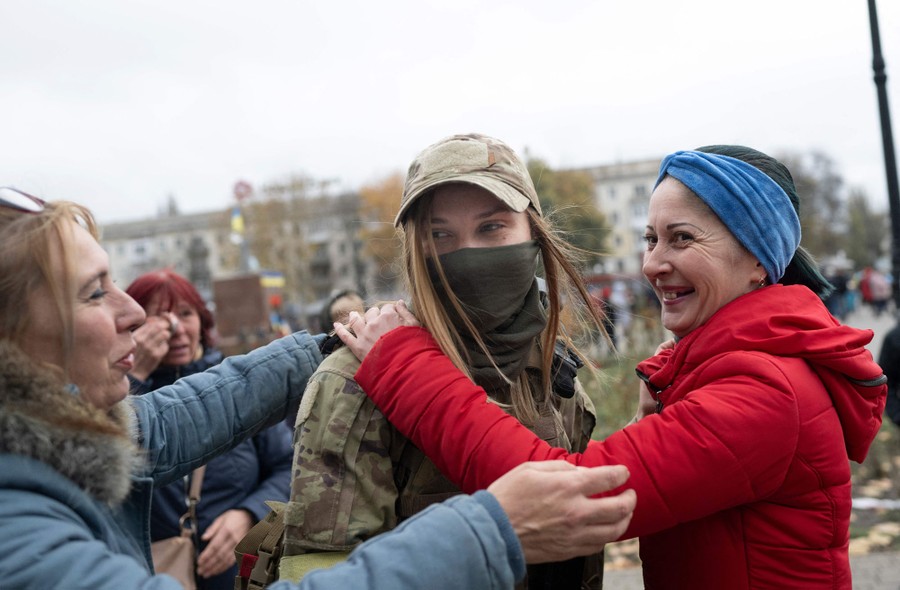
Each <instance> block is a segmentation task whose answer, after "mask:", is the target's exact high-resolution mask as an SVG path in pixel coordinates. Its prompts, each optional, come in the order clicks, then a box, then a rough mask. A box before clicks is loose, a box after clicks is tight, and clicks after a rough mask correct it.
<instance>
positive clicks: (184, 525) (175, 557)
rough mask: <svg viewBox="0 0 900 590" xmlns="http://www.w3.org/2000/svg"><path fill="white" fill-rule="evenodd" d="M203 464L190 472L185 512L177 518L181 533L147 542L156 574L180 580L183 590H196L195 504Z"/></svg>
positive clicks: (204, 467) (198, 499) (203, 467)
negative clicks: (189, 485)
mask: <svg viewBox="0 0 900 590" xmlns="http://www.w3.org/2000/svg"><path fill="white" fill-rule="evenodd" d="M205 472H206V466H205V465H202V466H200V467H198V468H197V469H195V470H194V472H193V474H192V475H191V487H190V489H189V490H188V497H187V506H188V509H187V512H185V513H184V514H183V515H182V516H181V518H180V519H178V526H179V527H180V528H181V534H180V535H178V536H177V537H170V538H168V539H163V540H162V541H156V542H155V543H151V544H150V553H151V555H152V556H153V569H155V570H156V573H157V574H168V575H170V576H172V577H173V578H175V579H176V580H178V581H179V582H181V585H182V586H183V587H184V589H185V590H197V579H196V575H197V545H196V544H195V537H196V534H197V503H198V502H199V501H200V488H201V487H202V485H203V474H204V473H205Z"/></svg>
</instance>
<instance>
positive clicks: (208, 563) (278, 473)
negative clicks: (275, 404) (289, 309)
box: [126, 269, 292, 590]
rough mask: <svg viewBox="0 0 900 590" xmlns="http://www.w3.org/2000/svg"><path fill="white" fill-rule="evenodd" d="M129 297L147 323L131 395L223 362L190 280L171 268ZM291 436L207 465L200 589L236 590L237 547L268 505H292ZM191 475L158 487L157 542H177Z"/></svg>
mask: <svg viewBox="0 0 900 590" xmlns="http://www.w3.org/2000/svg"><path fill="white" fill-rule="evenodd" d="M126 293H127V294H128V295H130V296H131V297H133V298H134V300H135V301H137V302H138V304H139V305H140V306H141V307H142V308H143V309H144V311H145V312H146V314H147V321H146V322H145V323H144V325H143V326H141V327H140V328H138V329H137V330H135V332H134V339H135V343H136V344H137V348H136V349H135V354H134V368H133V369H132V370H131V371H130V372H129V377H130V378H131V382H132V393H134V394H136V395H143V394H145V393H147V392H150V391H153V390H155V389H159V388H160V387H164V386H166V385H170V384H172V383H174V382H175V381H176V380H177V379H180V378H181V377H185V376H187V375H193V374H194V373H199V372H202V371H205V370H207V369H209V368H210V367H213V366H215V365H218V364H219V363H220V362H222V358H223V357H222V353H221V352H219V351H218V350H217V349H216V348H215V346H214V334H215V332H214V328H215V320H214V318H213V315H212V313H211V312H210V311H209V310H208V309H207V307H206V304H205V302H204V301H203V298H202V297H201V295H200V293H199V292H198V291H197V289H196V288H194V286H193V285H192V284H191V283H190V281H188V280H187V279H186V278H185V277H183V276H181V275H179V274H177V273H176V272H174V271H172V270H171V269H163V270H158V271H154V272H149V273H146V274H144V275H141V276H140V277H138V278H137V279H135V280H134V282H133V283H131V285H129V286H128V288H127V289H126ZM291 457H292V449H291V437H290V432H289V431H288V430H287V429H285V428H281V427H272V428H266V429H265V430H263V431H261V432H260V433H259V434H257V435H256V436H254V437H252V438H250V439H248V440H246V441H244V442H242V443H241V444H239V445H237V446H236V447H234V448H233V449H232V450H230V451H228V452H227V453H225V454H223V455H221V456H219V457H216V458H215V459H213V460H212V461H210V462H209V464H208V465H207V466H206V472H205V474H204V475H203V481H202V488H201V493H200V502H199V504H198V505H197V521H198V522H197V531H198V533H197V534H198V537H199V540H200V554H199V556H198V558H197V574H198V585H199V588H200V590H232V588H233V587H234V578H235V575H236V574H237V565H236V564H235V559H234V548H235V546H236V545H237V543H238V541H240V540H241V539H242V538H243V537H244V535H246V534H247V532H248V531H249V530H250V527H252V526H253V525H254V524H255V523H256V522H258V521H259V520H260V519H262V518H264V517H265V516H266V514H268V512H269V507H268V506H266V504H265V502H266V500H275V501H279V502H286V501H287V499H288V492H289V490H290V482H291ZM190 480H191V476H186V477H185V478H184V481H176V482H174V483H172V484H170V485H168V486H164V487H160V488H157V489H156V490H155V491H154V494H153V506H152V509H151V512H150V537H151V540H153V541H160V540H163V539H167V538H169V537H174V536H177V535H178V534H179V532H180V530H181V528H180V525H179V518H180V517H181V516H182V515H183V514H184V513H185V497H186V493H187V490H188V489H189V487H190V483H191V482H190Z"/></svg>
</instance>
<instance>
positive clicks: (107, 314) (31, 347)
mask: <svg viewBox="0 0 900 590" xmlns="http://www.w3.org/2000/svg"><path fill="white" fill-rule="evenodd" d="M70 223H71V234H70V235H71V241H70V243H67V244H66V245H65V248H66V249H67V250H70V251H71V253H72V260H74V261H75V269H74V272H73V276H72V280H73V282H74V285H75V301H74V304H73V318H72V320H73V321H72V324H73V334H74V342H73V347H72V353H71V356H70V359H69V363H68V367H69V373H68V379H69V381H70V382H71V383H74V384H75V385H76V386H77V387H78V389H79V391H80V394H81V396H82V397H83V398H84V399H86V400H87V401H89V402H90V403H92V404H93V405H95V406H97V407H98V408H101V409H109V408H111V407H112V406H113V405H115V404H116V403H118V402H119V401H121V400H122V399H124V398H125V396H126V395H127V394H128V387H129V384H128V378H127V374H128V371H130V370H131V368H132V366H133V361H134V340H133V339H132V337H131V331H132V330H133V329H134V328H136V327H137V326H139V325H140V324H141V323H143V321H144V317H145V316H144V310H143V309H141V307H140V306H139V305H138V304H137V303H136V302H135V301H134V300H133V299H132V298H131V297H129V296H128V295H126V294H125V293H124V292H123V291H122V290H121V289H119V288H118V287H117V286H116V285H115V283H113V281H112V279H111V278H110V276H109V259H108V257H107V255H106V252H104V250H103V248H101V247H100V245H99V244H98V243H97V241H96V240H95V239H94V238H93V237H92V236H91V235H90V234H89V233H88V232H87V231H86V230H85V229H84V228H82V227H81V226H80V225H78V224H76V223H74V222H70ZM51 264H52V268H53V272H54V273H56V275H57V276H56V277H55V281H56V283H57V284H63V280H62V277H63V273H64V272H65V265H64V263H63V259H62V256H61V251H60V249H59V248H56V252H55V254H54V255H53V256H52V258H51ZM28 314H29V318H30V321H29V325H28V327H27V329H26V330H25V332H24V333H23V337H22V348H23V350H25V352H26V353H28V354H29V355H30V356H31V357H32V358H33V359H35V360H36V361H38V362H45V363H50V364H53V365H56V366H58V367H64V366H65V365H66V362H65V358H64V356H65V355H64V352H63V343H62V337H61V334H62V329H61V325H62V321H61V318H60V316H59V311H58V309H57V307H56V304H55V301H54V298H53V295H52V294H51V292H50V288H49V287H48V286H47V285H46V284H44V285H42V286H40V287H39V288H38V289H36V290H35V291H34V292H33V293H32V295H31V296H30V297H29V301H28Z"/></svg>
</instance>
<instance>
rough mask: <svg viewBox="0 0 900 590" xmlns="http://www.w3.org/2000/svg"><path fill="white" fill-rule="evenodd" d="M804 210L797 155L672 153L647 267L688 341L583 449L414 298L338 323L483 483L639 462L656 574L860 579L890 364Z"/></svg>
mask: <svg viewBox="0 0 900 590" xmlns="http://www.w3.org/2000/svg"><path fill="white" fill-rule="evenodd" d="M798 209H799V202H798V198H797V194H796V190H795V188H794V184H793V180H792V179H791V175H790V172H788V170H787V168H785V167H784V166H783V165H782V164H781V163H780V162H778V161H777V160H775V159H774V158H771V157H769V156H767V155H765V154H763V153H761V152H758V151H756V150H752V149H750V148H746V147H742V146H708V147H705V148H700V149H699V150H694V151H681V152H675V153H674V154H671V155H669V156H668V157H666V158H665V159H664V160H663V162H662V164H661V167H660V172H659V177H658V180H657V183H656V187H655V189H654V191H653V194H652V195H651V197H650V206H649V213H648V221H647V226H646V230H645V234H644V237H645V240H646V242H647V249H646V251H645V253H644V262H643V273H644V276H645V277H646V278H647V280H648V281H649V282H650V284H651V285H652V286H653V289H654V291H655V293H656V296H657V297H658V298H659V300H660V302H661V304H662V312H661V315H662V322H663V325H664V326H665V327H666V328H667V329H668V330H669V331H671V332H672V333H673V334H674V335H675V341H674V342H673V343H669V345H667V346H663V347H661V349H660V350H659V351H657V354H656V355H655V356H653V357H652V358H649V359H647V360H645V361H643V362H641V363H639V364H638V366H637V371H638V375H639V376H640V378H641V379H642V380H643V381H644V383H645V384H646V388H644V393H645V396H644V400H643V403H642V404H641V407H642V409H643V413H644V414H645V415H644V416H643V417H641V416H639V418H641V419H640V420H638V421H636V422H635V423H634V424H631V425H629V426H627V427H625V428H624V429H623V430H620V431H618V432H616V433H614V434H612V435H611V436H609V437H608V438H607V439H606V440H603V441H591V442H590V443H589V444H588V446H587V448H586V449H585V450H584V452H582V453H570V452H567V451H566V450H564V449H559V448H553V447H551V446H550V445H548V444H547V443H546V442H544V441H541V440H540V439H539V438H538V437H536V436H534V434H533V433H531V432H530V431H528V430H527V429H526V428H523V427H522V426H521V425H520V424H519V423H518V422H517V421H516V420H514V419H512V418H510V417H509V416H507V415H506V414H504V413H503V412H502V411H500V410H499V409H498V408H496V407H495V405H494V404H491V403H488V401H487V399H486V396H485V393H484V391H483V390H482V389H480V388H479V387H478V385H477V384H474V383H472V382H471V381H470V380H469V379H467V378H466V376H465V375H463V374H462V373H461V372H460V371H459V370H458V369H457V368H456V367H455V366H454V363H452V361H451V360H450V359H448V358H446V356H445V355H444V353H443V351H442V349H441V347H440V345H439V344H438V342H436V341H435V338H433V337H432V336H431V335H430V334H429V333H428V331H426V330H424V329H422V328H420V327H415V323H416V321H415V318H413V317H412V315H411V314H410V313H409V312H408V311H407V310H406V309H405V308H404V307H403V306H402V305H389V306H385V307H384V308H382V309H381V310H379V309H370V310H369V311H367V312H366V314H365V316H364V317H363V316H358V315H353V314H351V318H350V325H351V326H352V328H353V330H354V331H355V335H353V334H351V333H350V332H349V331H348V330H347V329H345V328H344V327H342V326H338V327H337V331H338V335H339V336H341V339H342V340H343V341H344V342H345V343H347V344H348V346H349V347H350V348H351V349H353V350H354V352H355V353H356V354H357V356H359V357H360V358H362V356H364V355H365V354H366V353H367V352H368V351H369V350H371V353H370V354H368V355H367V356H365V360H364V362H363V363H362V366H361V367H360V369H359V370H358V371H357V372H356V374H355V377H356V381H357V382H358V383H359V384H360V386H361V387H362V388H363V390H364V391H365V392H366V394H368V395H369V397H370V398H371V399H372V400H373V401H374V402H375V403H376V405H377V406H378V408H379V409H380V410H381V411H382V412H383V413H384V415H385V417H386V418H387V419H388V420H390V421H391V423H392V424H393V425H394V426H395V427H396V428H397V429H398V430H400V431H401V432H402V433H403V434H405V435H407V436H409V437H410V440H411V441H412V442H413V443H415V444H416V446H418V447H419V448H421V449H422V450H423V451H424V452H425V454H426V455H428V457H429V458H430V459H431V460H432V461H434V463H435V464H436V465H437V466H438V467H439V468H440V470H441V471H442V472H443V473H444V474H445V475H447V477H449V479H450V480H451V481H453V482H454V483H456V484H458V485H459V486H460V487H461V488H462V489H463V490H464V491H472V490H476V489H480V488H482V487H484V486H486V485H489V484H490V483H491V482H492V481H494V480H495V479H496V478H497V477H499V476H500V475H501V474H503V473H505V472H506V471H508V470H509V469H511V468H512V467H514V466H516V465H518V464H520V463H522V462H524V461H531V460H549V459H564V460H567V461H569V462H571V463H574V464H576V465H580V466H599V465H610V464H616V463H621V464H624V465H626V466H627V467H628V469H629V471H630V472H631V479H630V481H629V486H631V487H633V488H634V490H635V491H636V492H637V496H638V498H639V499H640V500H639V502H638V503H637V507H636V508H635V511H634V517H633V519H632V521H631V524H630V526H629V528H628V531H626V533H625V535H623V537H622V538H630V537H640V550H641V561H642V564H643V573H644V583H645V586H646V587H647V588H685V589H688V588H690V589H696V588H729V589H749V588H801V587H802V588H822V589H826V588H827V589H829V590H834V589H837V588H841V589H849V588H851V586H852V582H851V575H850V564H849V554H848V547H849V540H850V535H849V528H850V507H851V479H850V465H849V460H852V461H856V462H862V461H863V460H864V459H865V457H866V454H867V452H868V449H869V445H870V444H871V442H872V440H873V438H874V437H875V434H876V433H877V432H878V429H879V427H880V425H881V412H882V408H883V407H884V403H885V391H886V387H885V381H886V379H885V377H884V375H883V374H882V370H881V368H880V367H879V366H878V365H877V364H875V362H874V361H873V360H872V355H871V354H870V353H869V352H868V351H867V350H866V349H865V345H866V344H867V343H868V342H870V341H871V340H872V331H871V330H857V329H854V328H851V327H848V326H843V325H841V324H840V323H839V322H838V321H837V320H835V319H834V318H833V317H832V316H831V314H829V313H828V310H827V309H826V308H825V306H824V304H823V302H822V297H823V296H825V295H826V294H827V293H828V291H829V290H830V289H831V286H830V285H829V284H828V282H827V281H826V280H825V279H824V278H823V277H822V275H821V273H820V272H819V270H818V268H817V267H816V264H815V261H814V260H813V259H812V257H810V256H809V254H808V253H807V252H806V251H805V250H804V249H803V248H801V247H800V219H799V214H798ZM397 326H400V327H399V328H397V329H395V330H393V331H390V332H388V333H386V334H385V332H387V330H388V329H389V328H392V327H397ZM382 334H384V335H383V336H381V335H382ZM379 336H381V337H380V339H379ZM376 339H377V340H376ZM373 343H374V346H373ZM614 492H615V490H613V493H614Z"/></svg>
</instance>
